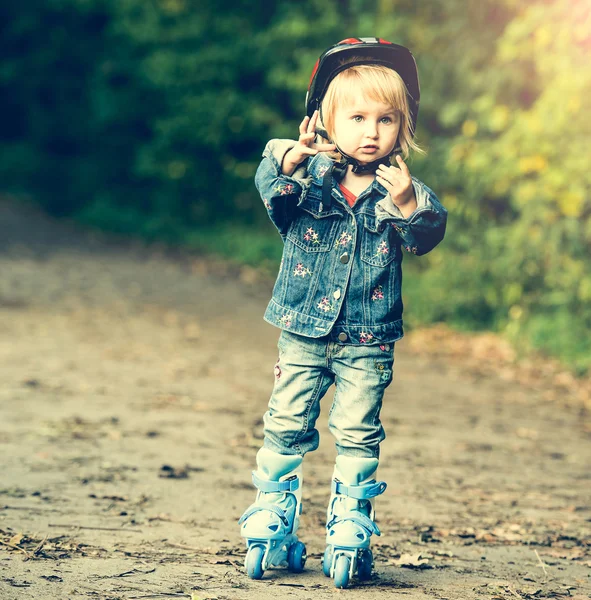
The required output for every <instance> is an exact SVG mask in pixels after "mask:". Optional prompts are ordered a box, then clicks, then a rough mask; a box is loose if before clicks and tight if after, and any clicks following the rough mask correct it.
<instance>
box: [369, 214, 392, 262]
mask: <svg viewBox="0 0 591 600" xmlns="http://www.w3.org/2000/svg"><path fill="white" fill-rule="evenodd" d="M395 239H396V238H395V236H394V235H392V228H391V227H387V226H386V227H384V226H381V227H380V228H377V227H376V221H375V217H372V216H370V215H365V217H364V221H363V240H362V243H361V260H362V261H363V262H365V263H367V264H369V265H373V266H374V267H386V266H387V265H389V264H390V263H391V262H392V261H393V260H394V259H395V258H396V253H397V252H398V244H397V243H396V242H395Z"/></svg>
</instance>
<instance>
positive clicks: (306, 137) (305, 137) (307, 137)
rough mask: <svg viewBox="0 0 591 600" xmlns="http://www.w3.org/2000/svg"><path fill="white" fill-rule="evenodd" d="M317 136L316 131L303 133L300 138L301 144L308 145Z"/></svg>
mask: <svg viewBox="0 0 591 600" xmlns="http://www.w3.org/2000/svg"><path fill="white" fill-rule="evenodd" d="M315 137H316V134H315V133H313V132H312V133H302V134H301V135H300V138H299V142H300V144H305V145H308V144H309V143H310V142H312V141H314V138H315Z"/></svg>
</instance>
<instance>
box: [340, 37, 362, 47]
mask: <svg viewBox="0 0 591 600" xmlns="http://www.w3.org/2000/svg"><path fill="white" fill-rule="evenodd" d="M341 44H363V42H362V41H361V40H359V39H357V38H347V39H346V40H341V41H340V42H339V43H338V44H337V46H340V45H341Z"/></svg>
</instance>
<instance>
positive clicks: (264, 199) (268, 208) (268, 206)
mask: <svg viewBox="0 0 591 600" xmlns="http://www.w3.org/2000/svg"><path fill="white" fill-rule="evenodd" d="M263 204H264V205H265V208H266V209H267V210H271V208H272V206H271V203H270V202H269V201H268V200H267V199H266V198H263Z"/></svg>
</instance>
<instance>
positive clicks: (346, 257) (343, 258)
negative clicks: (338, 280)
mask: <svg viewBox="0 0 591 600" xmlns="http://www.w3.org/2000/svg"><path fill="white" fill-rule="evenodd" d="M339 260H340V261H341V262H342V263H343V264H344V265H346V264H347V263H348V262H349V254H348V253H347V252H344V253H343V254H341V257H340V258H339Z"/></svg>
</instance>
